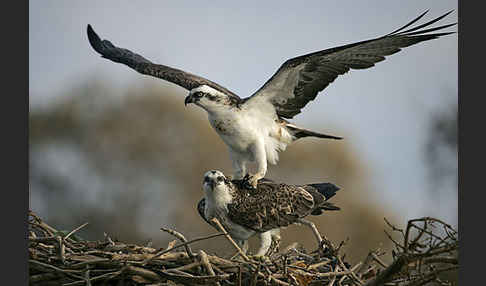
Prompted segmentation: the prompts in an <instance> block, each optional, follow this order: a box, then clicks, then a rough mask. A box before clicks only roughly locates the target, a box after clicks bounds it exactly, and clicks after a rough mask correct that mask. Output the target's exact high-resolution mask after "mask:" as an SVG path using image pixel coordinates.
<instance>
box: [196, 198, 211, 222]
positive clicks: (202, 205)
mask: <svg viewBox="0 0 486 286" xmlns="http://www.w3.org/2000/svg"><path fill="white" fill-rule="evenodd" d="M205 207H206V199H205V198H202V199H201V200H200V201H199V203H197V212H198V213H199V215H200V216H201V217H202V218H203V220H205V221H206V222H207V223H209V224H210V225H212V224H211V223H210V222H209V220H207V219H206V216H205V215H204V208H205Z"/></svg>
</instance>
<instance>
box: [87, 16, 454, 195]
mask: <svg viewBox="0 0 486 286" xmlns="http://www.w3.org/2000/svg"><path fill="white" fill-rule="evenodd" d="M427 12H428V11H426V12H424V13H423V14H421V15H420V16H418V17H417V18H415V19H414V20H413V21H411V22H410V23H408V24H406V25H405V26H403V27H401V28H400V29H397V30H395V31H393V32H392V33H389V34H387V35H385V36H382V37H378V38H375V39H370V40H366V41H361V42H357V43H353V44H348V45H344V46H340V47H335V48H330V49H326V50H322V51H318V52H314V53H310V54H306V55H303V56H299V57H295V58H292V59H289V60H287V61H286V62H285V63H283V64H282V66H280V68H279V69H278V70H277V71H276V73H275V74H274V75H273V76H272V77H271V78H270V79H269V80H268V81H267V82H266V83H265V84H264V85H263V86H262V87H261V88H260V89H258V90H257V91H256V92H255V93H254V94H253V95H251V96H249V97H246V98H243V99H242V98H240V97H239V96H237V95H236V94H234V93H233V92H231V91H229V90H228V89H226V88H225V87H223V86H221V85H219V84H217V83H215V82H213V81H210V80H207V79H205V78H202V77H200V76H197V75H194V74H191V73H188V72H185V71H182V70H179V69H175V68H172V67H168V66H164V65H160V64H155V63H152V62H151V61H149V60H147V59H146V58H144V57H142V56H141V55H138V54H136V53H133V52H131V51H129V50H127V49H124V48H119V47H116V46H114V45H113V44H112V43H111V42H110V41H108V40H101V39H100V37H99V36H98V35H97V34H96V33H95V32H94V30H93V29H92V27H91V25H89V24H88V28H87V32H88V39H89V42H90V44H91V46H92V47H93V48H94V49H95V50H96V51H97V52H98V53H100V54H101V55H102V57H104V58H107V59H109V60H112V61H114V62H118V63H122V64H125V65H128V66H129V67H131V68H133V69H135V70H136V71H138V72H139V73H142V74H145V75H150V76H154V77H158V78H161V79H164V80H167V81H169V82H172V83H175V84H177V85H179V86H181V87H183V88H185V89H187V90H189V95H188V96H187V97H186V98H185V101H184V103H185V105H187V104H189V103H194V104H195V105H198V106H200V107H201V108H203V109H204V110H206V111H207V113H208V119H209V122H210V124H211V126H212V127H213V128H214V129H215V130H216V132H217V133H218V134H219V136H220V137H221V139H222V140H223V141H224V142H225V143H226V145H227V146H228V147H229V153H230V157H231V159H232V164H233V169H234V172H235V173H234V178H236V179H241V178H243V177H245V175H246V174H247V163H249V162H256V169H257V170H256V173H255V174H254V175H252V176H249V178H250V183H251V184H252V185H253V186H256V184H257V182H258V180H259V179H261V178H263V177H264V176H265V174H266V172H267V162H269V163H271V164H276V163H277V161H278V152H280V151H284V150H285V149H286V147H287V145H289V144H290V143H292V142H294V141H295V140H298V139H299V138H302V137H308V136H312V137H318V138H331V139H341V138H340V137H336V136H330V135H326V134H320V133H317V132H313V131H310V130H307V129H303V128H300V127H297V126H295V125H294V124H292V123H290V122H288V121H287V120H286V119H291V118H293V117H294V116H295V115H297V114H298V113H300V112H301V109H302V108H303V107H304V106H305V105H306V104H307V103H309V102H310V101H312V100H314V99H315V98H316V96H317V94H318V93H319V92H320V91H322V90H323V89H324V88H326V87H327V86H328V85H329V84H330V83H331V82H333V81H334V80H335V79H336V78H337V77H338V75H342V74H344V73H346V72H348V71H349V70H350V69H366V68H370V67H372V66H374V64H375V63H377V62H380V61H383V60H384V59H385V56H388V55H391V54H394V53H396V52H398V51H400V49H401V48H404V47H408V46H411V45H414V44H417V43H419V42H423V41H427V40H431V39H436V38H439V37H440V36H444V35H448V34H451V33H453V32H446V33H432V34H426V33H429V32H433V31H437V30H441V29H444V28H447V27H450V26H452V25H455V24H456V23H454V24H449V25H443V26H440V27H435V28H428V29H423V28H424V27H428V26H430V25H431V24H433V23H435V22H437V21H439V20H441V19H442V18H444V17H445V16H447V15H448V14H450V13H451V12H452V11H450V12H448V13H446V14H444V15H442V16H440V17H438V18H436V19H434V20H431V21H429V22H427V23H425V24H422V25H418V26H416V27H413V28H409V29H407V30H405V29H406V28H407V27H409V26H410V25H412V24H413V23H415V22H416V21H418V20H419V19H420V18H422V17H423V16H424V15H425V14H426V13H427Z"/></svg>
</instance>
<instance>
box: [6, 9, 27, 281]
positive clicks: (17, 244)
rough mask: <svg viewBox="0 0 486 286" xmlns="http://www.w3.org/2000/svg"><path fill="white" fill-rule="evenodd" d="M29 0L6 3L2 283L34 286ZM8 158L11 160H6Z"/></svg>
mask: <svg viewBox="0 0 486 286" xmlns="http://www.w3.org/2000/svg"><path fill="white" fill-rule="evenodd" d="M28 5H29V4H28V2H27V1H11V2H8V3H5V5H4V8H3V11H4V13H3V15H2V16H3V17H1V19H2V20H1V21H2V27H3V29H2V30H3V33H2V35H3V36H2V44H1V45H0V46H1V47H2V56H3V57H2V58H3V62H2V72H3V75H2V85H3V86H2V103H3V104H2V105H1V106H2V109H3V110H2V111H3V112H2V120H1V122H2V130H3V132H2V135H3V136H2V137H3V138H2V140H1V141H0V142H2V145H3V146H2V151H3V154H4V156H3V158H4V161H3V162H2V163H3V164H2V165H3V166H4V169H3V171H2V176H1V178H2V181H3V184H2V190H1V192H2V197H3V204H2V205H3V207H2V213H1V218H2V220H3V225H4V227H3V231H2V233H3V234H2V236H1V237H2V245H3V247H2V251H3V252H4V253H3V255H2V256H3V257H4V264H7V265H4V269H5V270H8V273H3V275H2V283H1V284H2V285H28V283H29V282H28V259H29V258H28V251H27V249H28V243H27V242H28V231H27V218H28V212H27V210H28V208H29V192H28V190H29V185H28V182H29V176H28V173H29V172H28V154H29V153H28V152H29V151H28V150H29V149H28V148H29V147H28V112H29V109H28V106H29V104H28V100H29V74H28V69H29V65H28V59H29V33H28V27H29V26H28V16H29V9H28V7H29V6H28ZM5 159H6V160H5Z"/></svg>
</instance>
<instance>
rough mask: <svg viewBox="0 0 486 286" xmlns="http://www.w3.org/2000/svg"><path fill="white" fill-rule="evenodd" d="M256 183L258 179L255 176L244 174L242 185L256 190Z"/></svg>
mask: <svg viewBox="0 0 486 286" xmlns="http://www.w3.org/2000/svg"><path fill="white" fill-rule="evenodd" d="M257 184H258V179H257V178H256V176H253V175H250V174H246V175H245V177H244V178H243V186H244V187H245V188H247V189H250V190H256V188H257Z"/></svg>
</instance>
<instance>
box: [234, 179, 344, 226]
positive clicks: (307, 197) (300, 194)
mask: <svg viewBox="0 0 486 286" xmlns="http://www.w3.org/2000/svg"><path fill="white" fill-rule="evenodd" d="M241 182H242V181H236V180H235V181H233V187H234V188H233V192H234V200H233V203H231V204H229V205H228V211H229V218H230V219H231V220H232V221H233V222H235V223H237V224H240V225H243V226H245V227H247V228H250V229H252V230H255V231H258V232H263V231H267V230H270V229H274V228H277V227H285V226H288V225H290V224H292V223H295V222H296V221H297V220H298V219H299V218H303V217H305V216H307V215H309V214H314V213H317V212H322V210H321V207H322V206H324V205H327V204H329V203H327V202H325V201H326V200H327V199H328V198H330V197H331V196H332V195H334V194H335V192H336V191H337V190H338V189H339V188H337V187H335V186H334V185H332V184H328V183H324V184H314V185H301V186H296V185H287V184H282V183H275V182H273V181H270V180H260V181H259V183H258V185H257V188H256V189H251V188H247V187H246V186H245V185H244V184H242V183H241ZM333 187H334V188H333ZM322 209H324V208H322Z"/></svg>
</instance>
